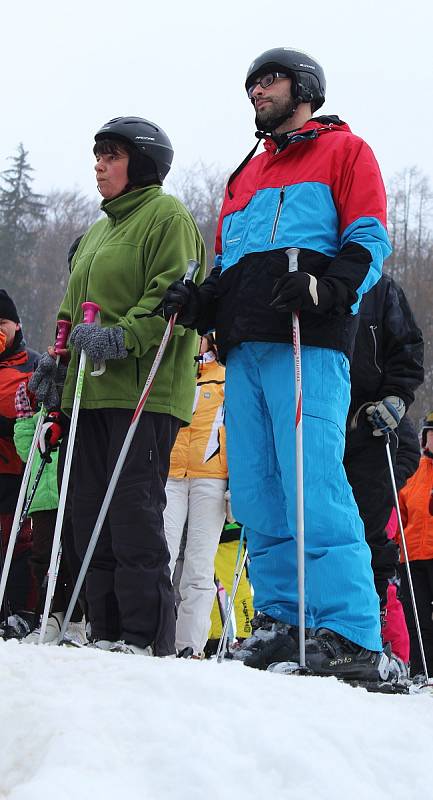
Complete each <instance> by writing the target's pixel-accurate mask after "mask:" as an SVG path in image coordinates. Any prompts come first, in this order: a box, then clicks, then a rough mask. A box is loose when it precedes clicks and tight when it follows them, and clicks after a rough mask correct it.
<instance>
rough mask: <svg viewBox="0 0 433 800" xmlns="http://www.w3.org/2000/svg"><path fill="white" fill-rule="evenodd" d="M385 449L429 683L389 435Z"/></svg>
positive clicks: (425, 665)
mask: <svg viewBox="0 0 433 800" xmlns="http://www.w3.org/2000/svg"><path fill="white" fill-rule="evenodd" d="M385 449H386V457H387V459H388V466H389V474H390V476H391V483H392V491H393V493H394V505H395V510H396V513H397V519H398V527H399V530H400V536H401V541H402V544H403V551H404V559H405V564H406V572H407V580H408V584H409V592H410V599H411V602H412V608H413V615H414V618H415V625H416V632H417V636H418V644H419V649H420V652H421V660H422V665H423V668H424V673H425V677H426V680H427V682H428V680H429V675H428V670H427V661H426V657H425V651H424V644H423V640H422V634H421V626H420V624H419V616H418V609H417V606H416V600H415V592H414V588H413V582H412V573H411V570H410V564H409V556H408V552H407V546H406V536H405V533H404V528H403V522H402V519H401V513H400V504H399V502H398V492H397V485H396V482H395V474H394V465H393V463H392V456H391V447H390V440H389V433H387V434H386V435H385Z"/></svg>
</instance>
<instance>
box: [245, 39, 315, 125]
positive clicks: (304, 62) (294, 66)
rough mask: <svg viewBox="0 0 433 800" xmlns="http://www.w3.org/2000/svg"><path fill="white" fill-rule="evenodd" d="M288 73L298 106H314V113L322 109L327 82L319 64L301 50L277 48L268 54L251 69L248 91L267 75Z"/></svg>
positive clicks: (255, 61) (246, 82) (248, 73)
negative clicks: (300, 104) (255, 82)
mask: <svg viewBox="0 0 433 800" xmlns="http://www.w3.org/2000/svg"><path fill="white" fill-rule="evenodd" d="M267 71H268V72H285V73H287V74H288V76H289V78H291V79H292V82H293V83H292V95H293V99H294V100H295V102H297V103H311V107H312V110H313V112H314V111H317V109H318V108H320V107H321V106H323V103H324V102H325V94H326V80H325V73H324V72H323V68H322V67H321V66H320V64H319V63H318V61H316V60H315V59H314V58H311V56H309V55H307V53H302V52H301V51H300V50H292V49H291V48H290V47H274V48H273V49H272V50H266V51H265V52H264V53H262V54H261V55H260V56H258V57H257V58H256V59H254V61H253V63H252V64H251V65H250V67H249V69H248V72H247V78H246V81H245V89H246V90H247V91H248V89H249V88H250V86H251V85H252V84H253V83H254V81H255V80H256V79H257V78H259V77H260V75H264V74H265V73H266V72H267Z"/></svg>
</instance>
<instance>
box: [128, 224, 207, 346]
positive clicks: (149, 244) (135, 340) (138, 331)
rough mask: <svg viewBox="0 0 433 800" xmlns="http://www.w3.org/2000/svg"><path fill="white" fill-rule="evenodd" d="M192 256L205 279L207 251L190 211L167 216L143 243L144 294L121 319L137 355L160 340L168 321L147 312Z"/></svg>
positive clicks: (178, 330)
mask: <svg viewBox="0 0 433 800" xmlns="http://www.w3.org/2000/svg"><path fill="white" fill-rule="evenodd" d="M192 259H193V260H195V261H198V262H199V264H200V270H199V272H198V275H197V276H196V278H195V281H196V283H201V282H202V281H203V278H204V274H205V269H206V251H205V247H204V242H203V240H202V238H201V236H200V234H199V232H198V230H197V228H196V227H195V225H194V223H193V221H192V220H190V219H188V217H187V215H186V214H182V213H179V214H175V215H173V216H172V217H170V218H169V219H166V220H164V221H163V222H161V223H160V224H159V225H157V226H156V227H155V228H153V230H152V232H151V234H150V235H149V236H147V238H146V241H145V242H144V245H143V270H144V272H145V290H144V293H143V296H142V297H141V298H140V300H139V302H138V304H137V305H136V306H134V307H133V308H130V309H129V311H128V313H127V314H125V316H123V317H121V318H120V319H119V321H118V325H120V326H121V327H122V328H123V330H124V331H125V347H126V348H127V350H129V352H130V353H131V354H132V355H134V356H135V357H136V358H140V357H141V356H143V355H144V354H145V353H146V352H147V351H148V350H149V349H150V348H152V347H155V346H157V345H159V344H160V342H161V339H162V336H163V333H164V331H165V329H166V327H167V322H166V320H164V319H163V317H161V316H159V315H158V316H155V317H148V316H146V315H147V314H149V313H150V312H152V311H154V310H155V308H157V306H158V305H159V304H160V303H161V301H162V298H163V297H164V294H165V291H166V289H167V288H168V286H169V285H170V283H172V282H173V281H175V280H179V279H182V278H183V277H184V275H185V272H186V270H187V266H188V261H189V260H192ZM173 333H174V335H175V336H184V334H185V328H184V327H183V325H175V328H174V331H173Z"/></svg>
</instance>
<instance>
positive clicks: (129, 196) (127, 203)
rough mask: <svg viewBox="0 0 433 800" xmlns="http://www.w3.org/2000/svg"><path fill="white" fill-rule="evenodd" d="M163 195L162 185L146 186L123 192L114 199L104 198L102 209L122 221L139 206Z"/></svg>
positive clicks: (115, 220)
mask: <svg viewBox="0 0 433 800" xmlns="http://www.w3.org/2000/svg"><path fill="white" fill-rule="evenodd" d="M160 195H162V188H161V186H146V188H144V189H134V190H133V191H132V192H127V193H126V194H121V195H120V196H119V197H114V198H113V200H103V201H102V203H101V210H102V211H104V212H105V214H106V215H107V217H109V218H110V219H112V220H113V221H114V222H121V221H122V220H124V219H126V218H127V217H129V216H130V215H131V214H133V213H134V211H136V210H137V208H140V207H141V206H145V205H147V203H150V202H151V201H152V200H154V199H155V198H156V197H159V196H160Z"/></svg>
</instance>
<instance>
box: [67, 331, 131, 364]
mask: <svg viewBox="0 0 433 800" xmlns="http://www.w3.org/2000/svg"><path fill="white" fill-rule="evenodd" d="M69 342H70V344H71V345H73V347H75V349H76V350H77V351H78V352H79V353H80V352H81V350H84V352H85V354H86V356H88V357H89V358H90V360H91V361H93V363H94V364H97V363H99V362H101V361H108V360H109V359H113V358H126V357H127V355H128V351H127V349H126V347H125V339H124V333H123V328H121V327H120V326H119V325H116V326H115V327H114V328H101V327H100V326H99V325H94V324H93V323H92V324H91V325H86V324H85V323H80V324H79V325H77V326H76V327H75V328H74V330H73V331H72V333H71V335H70V338H69Z"/></svg>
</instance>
